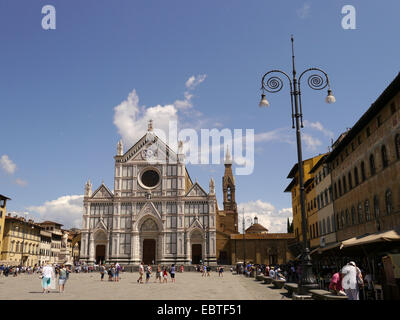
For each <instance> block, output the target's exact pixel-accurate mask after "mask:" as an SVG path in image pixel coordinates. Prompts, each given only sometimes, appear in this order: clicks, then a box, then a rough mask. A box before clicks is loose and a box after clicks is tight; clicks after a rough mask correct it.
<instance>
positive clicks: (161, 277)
mask: <svg viewBox="0 0 400 320" xmlns="http://www.w3.org/2000/svg"><path fill="white" fill-rule="evenodd" d="M176 269H177V268H176V267H175V264H172V265H171V266H170V267H167V266H161V265H160V264H159V265H158V266H157V270H156V272H155V275H156V278H155V280H154V282H157V281H159V282H160V283H168V274H169V275H170V277H171V282H172V283H174V282H175V273H176ZM181 272H183V266H181ZM144 274H146V283H148V282H149V281H150V277H151V275H152V267H151V265H146V266H145V265H144V264H143V261H142V262H140V265H139V278H138V279H137V283H143V276H144Z"/></svg>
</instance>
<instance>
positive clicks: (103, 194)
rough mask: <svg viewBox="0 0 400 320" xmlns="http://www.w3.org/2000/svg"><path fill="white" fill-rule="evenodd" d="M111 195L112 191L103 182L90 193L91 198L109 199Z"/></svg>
mask: <svg viewBox="0 0 400 320" xmlns="http://www.w3.org/2000/svg"><path fill="white" fill-rule="evenodd" d="M113 197H114V195H113V193H112V192H111V191H110V189H108V188H107V187H106V186H105V185H104V184H101V186H100V187H98V188H97V190H96V191H95V192H93V195H92V198H93V199H110V198H113Z"/></svg>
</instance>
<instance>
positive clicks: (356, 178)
mask: <svg viewBox="0 0 400 320" xmlns="http://www.w3.org/2000/svg"><path fill="white" fill-rule="evenodd" d="M354 184H355V186H358V169H357V167H355V168H354Z"/></svg>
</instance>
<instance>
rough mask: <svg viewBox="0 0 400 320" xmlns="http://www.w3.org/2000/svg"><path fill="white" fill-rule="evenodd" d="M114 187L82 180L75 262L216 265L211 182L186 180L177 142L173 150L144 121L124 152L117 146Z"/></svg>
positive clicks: (214, 201) (186, 172) (183, 163)
mask: <svg viewBox="0 0 400 320" xmlns="http://www.w3.org/2000/svg"><path fill="white" fill-rule="evenodd" d="M114 159H115V171H114V190H113V191H111V190H110V189H109V188H108V187H107V186H106V185H105V184H104V183H102V184H101V185H100V186H99V187H98V188H97V189H96V190H95V191H93V190H92V184H91V182H90V181H88V182H87V183H86V185H85V195H84V200H83V219H82V232H81V252H80V261H82V262H86V263H89V264H93V263H99V262H102V263H104V262H106V263H113V262H119V263H120V264H132V265H137V264H139V263H140V262H141V261H143V262H144V263H145V264H150V263H155V264H158V263H160V264H172V263H176V264H197V263H201V262H203V263H207V264H210V265H213V264H216V255H217V254H216V237H217V236H216V227H217V225H216V224H217V221H216V219H217V218H216V215H217V212H218V208H217V203H216V197H215V184H214V180H213V179H212V178H211V180H210V183H209V189H208V192H207V191H205V190H204V189H203V188H202V187H201V186H200V185H199V184H198V183H197V181H196V182H195V183H193V182H192V180H191V178H190V176H189V173H188V171H187V169H186V166H185V157H184V153H183V144H182V143H179V147H178V150H177V153H176V152H174V151H173V150H172V149H171V148H170V147H169V146H168V145H166V144H165V143H164V142H163V141H161V140H160V139H159V138H158V137H157V135H156V134H155V133H154V131H153V128H152V123H151V122H150V123H149V127H148V131H147V132H146V134H145V135H144V136H143V137H142V138H141V139H140V140H139V141H138V142H137V143H136V144H134V145H133V146H132V147H131V148H130V149H129V150H127V151H126V152H124V150H123V145H122V142H121V141H120V142H119V143H118V145H117V155H116V156H115V157H114Z"/></svg>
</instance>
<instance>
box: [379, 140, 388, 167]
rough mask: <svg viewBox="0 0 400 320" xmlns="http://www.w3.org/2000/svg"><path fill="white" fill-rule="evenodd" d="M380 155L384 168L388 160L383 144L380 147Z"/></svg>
mask: <svg viewBox="0 0 400 320" xmlns="http://www.w3.org/2000/svg"><path fill="white" fill-rule="evenodd" d="M381 156H382V166H383V167H384V168H386V167H387V166H388V164H389V160H388V157H387V151H386V146H385V145H383V146H382V148H381Z"/></svg>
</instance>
